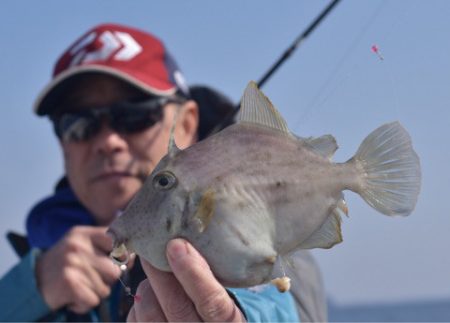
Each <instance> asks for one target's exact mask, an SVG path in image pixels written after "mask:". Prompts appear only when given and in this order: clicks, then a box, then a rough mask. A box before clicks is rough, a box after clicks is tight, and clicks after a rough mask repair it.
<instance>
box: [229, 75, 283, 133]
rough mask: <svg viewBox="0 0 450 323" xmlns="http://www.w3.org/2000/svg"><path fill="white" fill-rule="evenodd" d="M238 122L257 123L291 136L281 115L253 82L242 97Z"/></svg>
mask: <svg viewBox="0 0 450 323" xmlns="http://www.w3.org/2000/svg"><path fill="white" fill-rule="evenodd" d="M238 122H249V123H256V124H259V125H263V126H265V127H269V128H272V129H277V130H279V131H281V132H283V133H286V134H289V135H290V134H291V133H290V131H289V129H288V127H287V124H286V121H285V120H284V119H283V117H282V116H281V114H280V113H279V112H278V111H277V109H276V108H275V107H274V106H273V104H272V102H270V100H269V98H267V97H266V96H265V95H264V93H262V92H261V91H260V90H259V89H258V86H257V85H256V83H255V82H253V81H250V83H249V84H248V85H247V88H246V89H245V91H244V95H243V96H242V100H241V109H240V112H239V117H238Z"/></svg>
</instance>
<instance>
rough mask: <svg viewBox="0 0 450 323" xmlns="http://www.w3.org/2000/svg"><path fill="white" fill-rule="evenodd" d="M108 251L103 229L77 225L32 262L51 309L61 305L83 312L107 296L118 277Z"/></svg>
mask: <svg viewBox="0 0 450 323" xmlns="http://www.w3.org/2000/svg"><path fill="white" fill-rule="evenodd" d="M111 249H112V240H111V237H109V236H108V235H106V228H104V227H91V226H77V227H74V228H73V229H71V230H70V231H69V232H68V233H67V234H66V235H65V236H64V237H63V238H62V239H61V240H60V241H59V242H58V243H57V244H55V245H54V246H53V247H52V248H50V249H49V250H48V251H46V252H45V253H43V254H42V255H41V256H40V257H39V258H38V259H37V263H36V279H37V284H38V288H39V290H40V292H41V294H42V296H43V297H44V300H45V301H46V303H47V304H48V306H49V307H50V308H51V309H52V310H56V309H59V308H61V307H63V306H66V305H67V306H68V308H69V309H70V310H71V311H73V312H75V313H78V314H82V313H86V312H87V311H89V310H90V309H92V308H93V307H95V306H97V305H98V304H99V303H100V300H101V299H103V298H105V297H107V296H108V295H109V294H110V292H111V288H110V286H111V285H112V284H114V282H116V281H117V279H118V278H119V277H120V275H121V271H120V269H119V267H118V266H116V265H114V264H113V262H112V261H111V259H110V258H109V256H108V254H109V252H110V251H111Z"/></svg>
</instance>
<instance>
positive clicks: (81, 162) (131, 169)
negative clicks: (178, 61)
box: [61, 75, 198, 225]
mask: <svg viewBox="0 0 450 323" xmlns="http://www.w3.org/2000/svg"><path fill="white" fill-rule="evenodd" d="M139 97H142V93H141V92H139V91H138V90H136V89H134V88H131V87H129V86H127V85H125V83H123V82H121V81H119V80H116V79H114V78H112V77H108V76H102V75H95V76H94V75H91V76H89V77H86V78H83V79H82V81H80V82H77V83H76V84H75V86H73V87H72V88H71V91H70V92H68V93H67V95H66V98H65V100H64V101H65V104H66V105H67V106H69V107H68V109H71V110H74V109H75V110H83V109H92V108H95V107H104V106H108V105H111V104H113V103H116V102H120V101H124V100H130V99H136V98H139ZM178 109H180V112H179V116H178V119H177V120H178V121H177V128H176V130H175V141H176V143H177V145H178V146H179V147H180V148H185V147H187V146H189V145H190V144H191V143H193V142H194V140H195V135H196V130H197V122H198V116H197V107H196V105H195V103H193V102H192V101H188V102H187V103H184V104H183V105H182V107H181V108H180V106H179V105H177V104H174V103H169V104H167V105H165V106H164V107H163V118H162V120H161V121H159V122H157V123H156V124H155V125H154V126H152V127H150V128H147V129H144V130H143V131H140V132H138V133H132V134H121V133H118V132H116V131H115V130H113V129H112V128H110V127H109V125H108V124H107V122H103V125H102V128H101V130H100V131H99V133H97V134H96V135H94V136H93V137H92V138H90V139H88V140H86V141H64V140H63V141H61V146H62V150H63V153H64V161H65V169H66V174H67V177H68V179H69V182H70V184H71V187H72V188H73V190H74V192H75V194H76V196H77V197H78V198H79V200H80V201H81V202H82V203H83V205H84V206H86V207H87V209H88V210H89V211H90V212H91V213H92V214H93V216H94V217H95V219H96V220H97V222H98V223H99V224H101V225H108V224H109V223H110V222H111V221H112V220H113V219H114V217H115V215H116V214H117V211H118V210H121V209H123V208H124V207H125V206H126V204H127V203H128V202H129V201H130V199H131V198H132V197H133V196H134V194H135V193H136V192H137V191H138V190H139V189H140V187H141V186H142V184H143V180H144V179H145V177H146V176H147V175H148V174H150V172H151V171H152V170H153V168H154V167H155V166H156V164H157V163H158V162H159V160H160V159H161V158H162V157H163V156H164V155H165V154H166V153H167V147H168V142H169V136H170V130H171V127H172V124H173V120H174V115H175V113H176V111H177V110H178Z"/></svg>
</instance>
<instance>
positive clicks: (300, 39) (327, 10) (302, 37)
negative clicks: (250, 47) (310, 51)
mask: <svg viewBox="0 0 450 323" xmlns="http://www.w3.org/2000/svg"><path fill="white" fill-rule="evenodd" d="M339 1H341V0H333V1H331V2H330V3H329V4H328V6H327V7H325V9H324V10H323V11H322V12H321V13H320V14H319V15H318V16H317V17H316V19H314V20H313V22H312V23H311V24H310V25H309V26H308V27H307V28H306V29H305V30H304V31H303V32H302V33H301V34H300V35H299V36H298V37H297V38H296V39H295V40H294V42H293V43H292V44H291V46H289V48H288V49H286V50H285V52H284V53H283V54H282V55H281V56H280V58H279V59H278V60H277V61H276V62H275V63H274V64H273V65H272V66H271V67H270V68H269V70H268V71H267V72H266V73H265V74H264V75H263V77H262V78H261V79H260V80H259V81H258V82H257V85H258V87H259V88H261V87H262V86H263V85H264V84H265V83H266V82H267V80H268V79H269V78H270V77H271V76H272V75H273V74H274V73H275V71H276V70H278V68H279V67H280V66H281V65H282V64H283V63H284V62H285V61H286V60H287V59H288V58H289V57H290V56H291V55H292V53H293V52H294V51H295V50H296V49H297V48H298V47H299V46H300V44H301V43H302V42H303V41H304V40H305V39H306V38H307V37H308V36H309V34H311V33H312V32H313V31H314V30H315V29H316V28H317V26H318V25H319V24H320V23H321V22H322V20H323V19H324V18H325V17H326V16H327V15H328V14H329V13H330V12H331V11H332V10H333V8H334V7H335V6H336V5H337V4H338V3H339ZM239 108H240V102H239V103H238V104H237V105H236V106H235V107H234V109H233V111H231V113H229V114H228V115H227V116H226V117H225V118H224V119H223V120H222V122H220V123H219V124H218V125H217V126H216V127H214V128H213V129H212V130H211V132H210V135H212V134H214V133H216V132H218V131H219V130H221V129H223V128H224V127H225V126H227V125H228V124H230V123H231V121H232V120H233V118H234V117H235V116H236V114H237V113H238V112H239Z"/></svg>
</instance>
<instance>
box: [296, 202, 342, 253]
mask: <svg viewBox="0 0 450 323" xmlns="http://www.w3.org/2000/svg"><path fill="white" fill-rule="evenodd" d="M341 221H342V220H341V216H340V215H339V213H338V212H337V210H333V211H332V212H331V214H330V215H329V216H328V219H327V220H326V221H325V223H324V224H322V226H321V227H320V229H319V230H317V231H316V232H314V233H313V234H312V235H311V236H310V237H309V238H308V239H306V240H305V241H303V242H302V243H301V244H300V246H299V248H300V249H312V248H324V249H329V248H331V247H333V246H334V245H335V244H337V243H339V242H342V233H341Z"/></svg>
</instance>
